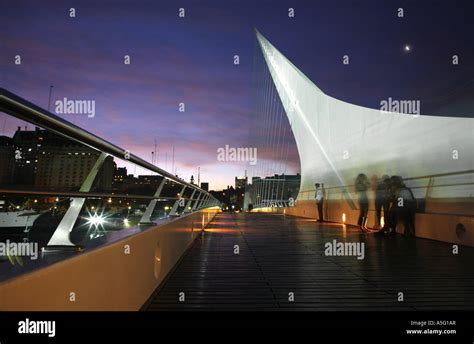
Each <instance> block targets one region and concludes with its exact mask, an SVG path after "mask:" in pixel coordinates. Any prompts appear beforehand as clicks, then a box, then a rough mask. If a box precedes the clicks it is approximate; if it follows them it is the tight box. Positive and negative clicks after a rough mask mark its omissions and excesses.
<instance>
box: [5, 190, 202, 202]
mask: <svg viewBox="0 0 474 344" xmlns="http://www.w3.org/2000/svg"><path fill="white" fill-rule="evenodd" d="M2 195H27V196H45V197H47V196H52V197H85V198H125V199H156V198H157V197H156V196H154V195H149V196H147V195H133V194H113V193H104V192H80V191H39V190H18V189H0V197H1V196H2ZM158 199H162V200H177V199H184V200H186V201H189V200H191V201H195V200H197V198H189V197H186V196H182V197H167V196H159V197H158Z"/></svg>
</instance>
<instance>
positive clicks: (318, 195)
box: [314, 183, 324, 222]
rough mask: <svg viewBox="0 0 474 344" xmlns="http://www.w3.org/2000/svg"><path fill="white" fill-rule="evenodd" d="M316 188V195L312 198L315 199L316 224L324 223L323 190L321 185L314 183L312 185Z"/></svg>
mask: <svg viewBox="0 0 474 344" xmlns="http://www.w3.org/2000/svg"><path fill="white" fill-rule="evenodd" d="M314 186H315V187H316V194H315V195H314V198H315V199H316V206H317V207H318V216H319V219H318V222H323V221H324V213H323V209H324V189H323V184H319V183H316V184H314Z"/></svg>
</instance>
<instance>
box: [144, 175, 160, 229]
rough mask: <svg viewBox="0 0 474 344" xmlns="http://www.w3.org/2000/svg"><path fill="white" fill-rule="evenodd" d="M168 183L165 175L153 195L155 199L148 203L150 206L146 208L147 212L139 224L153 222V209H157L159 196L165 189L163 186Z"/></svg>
mask: <svg viewBox="0 0 474 344" xmlns="http://www.w3.org/2000/svg"><path fill="white" fill-rule="evenodd" d="M165 184H166V178H165V177H163V179H162V180H161V182H160V185H159V186H158V189H156V191H155V194H154V195H153V197H154V199H152V200H151V201H150V203H148V206H147V207H146V209H145V212H144V213H143V215H142V218H141V219H140V222H139V224H152V223H153V222H152V221H151V215H153V211H154V210H155V207H156V203H157V202H158V197H160V194H161V191H162V190H163V187H164V186H165Z"/></svg>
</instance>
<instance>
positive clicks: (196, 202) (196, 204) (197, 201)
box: [192, 191, 203, 211]
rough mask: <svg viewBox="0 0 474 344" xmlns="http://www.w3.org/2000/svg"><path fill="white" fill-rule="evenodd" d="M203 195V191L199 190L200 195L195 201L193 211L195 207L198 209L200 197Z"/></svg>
mask: <svg viewBox="0 0 474 344" xmlns="http://www.w3.org/2000/svg"><path fill="white" fill-rule="evenodd" d="M202 195H203V193H202V192H201V191H199V195H198V197H197V199H196V201H195V202H194V205H193V209H192V211H194V210H195V209H197V206H198V204H199V200H200V198H201V196H202Z"/></svg>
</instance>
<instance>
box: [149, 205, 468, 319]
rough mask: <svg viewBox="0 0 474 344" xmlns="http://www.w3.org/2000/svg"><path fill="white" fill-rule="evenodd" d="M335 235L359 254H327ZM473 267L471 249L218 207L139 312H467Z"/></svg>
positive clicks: (306, 220) (335, 238)
mask: <svg viewBox="0 0 474 344" xmlns="http://www.w3.org/2000/svg"><path fill="white" fill-rule="evenodd" d="M332 240H337V241H338V242H339V241H347V242H364V243H365V258H364V259H363V260H358V259H357V258H356V257H353V256H352V257H349V256H344V257H341V256H338V257H335V256H326V255H325V254H324V248H325V243H327V242H332ZM235 245H239V251H240V252H239V254H235V253H234V249H235ZM472 271H474V249H473V248H469V247H460V248H459V254H458V255H453V254H452V245H450V244H447V243H442V242H436V241H431V240H425V239H413V238H405V237H403V236H400V235H398V236H395V237H379V236H376V235H373V234H363V233H361V232H360V231H359V230H358V229H357V228H355V227H349V226H348V227H344V226H342V225H338V224H327V223H326V224H319V223H316V222H315V221H314V220H310V219H302V218H295V217H285V216H283V215H272V214H253V213H252V214H237V215H232V214H224V213H223V214H219V215H218V216H217V217H216V218H215V220H214V221H213V222H212V224H211V225H210V227H209V228H208V229H207V230H206V231H205V232H204V233H203V234H202V236H201V237H200V238H198V239H197V240H196V241H195V242H194V244H193V246H192V247H191V248H190V250H189V251H188V252H187V253H186V254H185V256H184V257H183V258H182V260H181V262H180V263H179V264H178V265H177V267H176V269H175V270H174V272H172V273H171V274H170V276H169V278H168V279H167V280H166V281H165V282H164V283H163V285H162V286H160V288H159V289H158V290H157V291H156V293H155V295H154V297H153V298H152V299H151V301H150V302H149V303H147V305H146V307H145V309H147V310H255V309H257V310H277V309H283V310H317V311H323V310H428V309H429V310H457V309H459V310H465V309H470V310H473V309H474V293H472V290H474V275H473V274H472ZM180 292H184V297H185V299H184V302H183V301H180V300H179V293H180ZM399 292H403V294H404V301H403V302H399V301H398V300H397V297H398V293H399ZM289 293H294V301H293V302H292V301H290V300H289V295H290V294H289Z"/></svg>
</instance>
